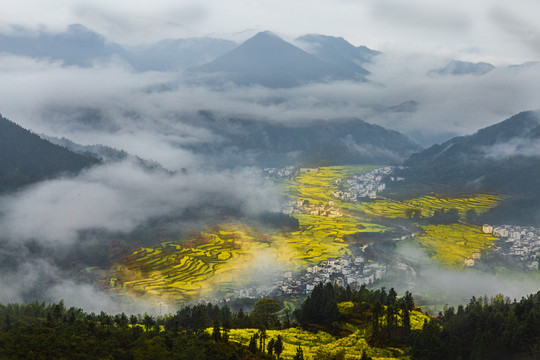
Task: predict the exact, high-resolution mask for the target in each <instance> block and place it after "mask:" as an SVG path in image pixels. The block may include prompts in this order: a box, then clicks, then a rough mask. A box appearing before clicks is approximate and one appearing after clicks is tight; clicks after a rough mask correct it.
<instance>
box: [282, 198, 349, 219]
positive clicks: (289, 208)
mask: <svg viewBox="0 0 540 360" xmlns="http://www.w3.org/2000/svg"><path fill="white" fill-rule="evenodd" d="M335 205H336V204H335V203H334V202H333V201H329V202H327V203H326V204H324V203H319V204H312V203H310V202H309V200H303V199H299V200H292V201H289V202H288V203H286V204H285V206H284V207H283V209H282V212H283V213H284V214H309V215H317V216H327V217H331V218H338V217H341V216H343V213H342V212H341V210H339V209H338V208H336V207H335Z"/></svg>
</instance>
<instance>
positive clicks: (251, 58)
mask: <svg viewBox="0 0 540 360" xmlns="http://www.w3.org/2000/svg"><path fill="white" fill-rule="evenodd" d="M191 71H192V73H194V74H211V75H214V76H215V77H216V79H214V80H218V79H219V78H220V77H221V78H222V79H224V80H230V81H233V82H235V83H237V84H241V85H252V84H259V85H263V86H267V87H274V88H279V87H293V86H298V85H302V84H306V83H309V82H320V81H327V80H345V79H355V80H363V79H364V78H363V77H362V76H361V75H359V74H357V73H355V72H354V71H351V70H349V69H346V68H341V67H338V66H336V65H333V64H329V63H325V62H323V61H321V60H319V59H317V58H316V57H315V56H313V55H311V54H308V53H307V52H305V51H304V50H301V49H299V48H297V47H296V46H294V45H292V44H290V43H288V42H286V41H284V40H282V39H281V38H279V37H278V36H276V35H274V34H273V33H271V32H268V31H266V32H260V33H258V34H256V35H255V36H253V37H252V38H250V39H248V40H247V41H245V42H244V43H242V44H241V45H240V46H238V47H237V48H235V49H233V50H231V51H230V52H228V53H226V54H224V55H222V56H220V57H218V58H217V59H215V60H214V61H211V62H209V63H207V64H204V65H202V66H199V67H197V68H193V69H192V70H191Z"/></svg>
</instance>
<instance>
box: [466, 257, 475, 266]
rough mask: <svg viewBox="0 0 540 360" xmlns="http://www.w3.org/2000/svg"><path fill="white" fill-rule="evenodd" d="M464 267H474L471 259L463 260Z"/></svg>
mask: <svg viewBox="0 0 540 360" xmlns="http://www.w3.org/2000/svg"><path fill="white" fill-rule="evenodd" d="M465 266H467V267H471V266H474V260H473V259H470V258H468V259H465Z"/></svg>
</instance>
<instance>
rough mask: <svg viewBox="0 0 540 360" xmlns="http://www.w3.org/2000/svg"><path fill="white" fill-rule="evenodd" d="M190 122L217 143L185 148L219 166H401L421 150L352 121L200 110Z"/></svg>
mask: <svg viewBox="0 0 540 360" xmlns="http://www.w3.org/2000/svg"><path fill="white" fill-rule="evenodd" d="M191 122H192V124H191V125H193V126H201V127H204V128H205V129H208V130H210V131H212V132H213V133H215V134H216V135H218V136H219V137H220V141H214V142H212V143H206V144H196V145H191V146H190V147H189V149H190V150H192V151H194V152H197V153H203V154H206V155H210V157H211V158H217V159H222V161H223V163H220V165H223V166H236V165H239V164H242V165H258V166H261V165H262V166H271V167H281V166H287V165H302V166H323V165H344V164H400V163H401V161H402V160H403V159H405V158H406V157H408V156H409V155H410V154H412V153H413V152H415V151H418V150H420V146H419V145H417V144H415V143H414V142H412V141H411V140H410V139H408V138H407V137H406V136H404V135H402V134H400V133H399V132H397V131H391V130H388V129H385V128H383V127H381V126H378V125H372V124H369V123H366V122H365V121H362V120H360V119H354V118H349V119H331V120H314V121H310V122H306V123H304V124H298V125H294V126H292V125H289V124H287V123H282V122H272V121H264V120H253V119H245V118H244V119H242V118H221V117H219V116H216V115H214V114H213V113H210V112H206V111H201V112H199V114H198V116H195V117H194V118H192V119H191ZM218 161H220V160H218ZM227 162H229V163H227Z"/></svg>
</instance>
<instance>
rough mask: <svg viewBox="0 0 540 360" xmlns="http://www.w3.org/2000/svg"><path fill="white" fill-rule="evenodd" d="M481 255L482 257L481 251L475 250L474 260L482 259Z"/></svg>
mask: <svg viewBox="0 0 540 360" xmlns="http://www.w3.org/2000/svg"><path fill="white" fill-rule="evenodd" d="M481 257H482V255H481V254H480V253H479V252H475V253H473V254H472V258H473V259H474V260H480V258H481Z"/></svg>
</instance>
